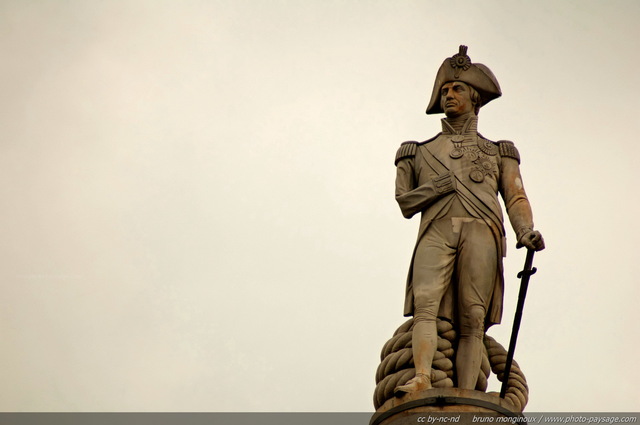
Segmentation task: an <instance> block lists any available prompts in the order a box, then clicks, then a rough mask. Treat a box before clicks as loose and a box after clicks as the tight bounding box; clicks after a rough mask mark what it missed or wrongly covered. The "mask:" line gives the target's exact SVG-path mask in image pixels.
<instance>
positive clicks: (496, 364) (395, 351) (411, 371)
mask: <svg viewBox="0 0 640 425" xmlns="http://www.w3.org/2000/svg"><path fill="white" fill-rule="evenodd" d="M436 326H437V329H438V351H436V353H435V355H434V357H433V363H432V366H431V385H432V386H433V387H434V388H452V387H454V382H453V378H454V370H455V351H456V350H455V347H456V345H457V332H456V330H455V329H454V327H453V325H452V324H451V323H450V322H448V321H446V320H440V319H438V320H437V322H436ZM412 330H413V319H409V320H407V321H406V322H404V323H403V324H402V325H400V327H398V329H397V330H396V331H395V332H394V334H393V336H392V337H391V339H389V340H388V341H387V342H386V343H385V344H384V346H383V347H382V351H381V353H380V360H381V362H380V365H379V366H378V369H377V370H376V389H375V391H374V396H373V404H374V406H375V408H376V409H378V408H379V407H380V406H382V405H383V404H384V403H385V402H386V401H387V400H389V399H391V398H393V397H394V394H393V390H394V389H395V387H397V386H398V385H404V384H405V383H406V382H407V381H409V380H410V379H411V378H413V377H414V376H415V373H416V372H415V367H414V363H413V350H412V343H411V337H412ZM506 359H507V351H506V350H505V349H504V347H503V346H502V345H500V343H498V342H497V341H496V340H495V339H493V338H492V337H490V336H488V335H486V334H485V336H484V350H483V355H482V363H481V366H480V372H479V373H478V380H477V382H476V390H478V391H486V390H487V387H488V380H489V376H490V374H491V372H493V373H494V374H495V375H496V376H497V378H498V380H499V381H501V382H502V381H503V379H504V370H505V366H506V365H505V363H506ZM510 375H511V376H510V377H509V381H508V386H507V393H506V395H505V398H506V399H507V400H508V401H509V402H511V403H512V404H513V405H514V406H515V407H516V408H517V409H519V410H520V411H522V410H523V409H524V407H525V406H526V404H527V401H528V399H529V387H528V386H527V380H526V378H525V376H524V374H523V373H522V370H521V369H520V367H519V366H518V363H517V362H516V361H515V360H514V361H513V365H512V367H511V374H510Z"/></svg>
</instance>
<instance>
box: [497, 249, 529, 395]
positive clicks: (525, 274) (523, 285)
mask: <svg viewBox="0 0 640 425" xmlns="http://www.w3.org/2000/svg"><path fill="white" fill-rule="evenodd" d="M534 253H535V251H534V250H533V249H527V258H526V259H525V260H524V269H522V271H521V272H519V273H518V278H520V293H519V294H518V306H517V307H516V316H515V318H514V319H513V329H512V330H511V341H509V352H508V353H507V363H506V365H505V369H504V375H503V379H502V388H501V389H500V398H504V397H505V395H506V394H507V385H508V382H509V375H510V374H511V363H513V353H514V352H515V351H516V341H517V340H518V331H519V330H520V322H521V321H522V310H523V309H524V299H525V297H526V296H527V288H528V287H529V278H530V277H531V275H532V274H534V273H535V272H536V271H538V269H536V268H535V267H531V266H532V265H533V254H534Z"/></svg>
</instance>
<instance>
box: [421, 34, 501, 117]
mask: <svg viewBox="0 0 640 425" xmlns="http://www.w3.org/2000/svg"><path fill="white" fill-rule="evenodd" d="M451 81H462V82H463V83H467V84H469V85H470V86H473V88H474V89H476V91H477V92H478V93H479V94H480V97H481V98H482V105H486V104H487V103H489V102H491V101H492V100H493V99H496V98H498V97H500V96H502V91H501V90H500V85H499V84H498V80H497V79H496V76H495V75H493V72H491V70H490V69H489V68H487V67H486V66H484V65H483V64H481V63H471V58H470V57H469V56H467V46H460V51H459V52H458V53H457V54H455V55H453V56H452V57H450V58H447V59H445V61H444V62H442V65H440V69H438V74H437V75H436V82H435V83H434V84H433V92H432V93H431V100H430V101H429V106H428V107H427V114H439V113H443V112H444V111H443V110H442V107H441V106H440V89H441V88H442V85H443V84H444V83H448V82H451Z"/></svg>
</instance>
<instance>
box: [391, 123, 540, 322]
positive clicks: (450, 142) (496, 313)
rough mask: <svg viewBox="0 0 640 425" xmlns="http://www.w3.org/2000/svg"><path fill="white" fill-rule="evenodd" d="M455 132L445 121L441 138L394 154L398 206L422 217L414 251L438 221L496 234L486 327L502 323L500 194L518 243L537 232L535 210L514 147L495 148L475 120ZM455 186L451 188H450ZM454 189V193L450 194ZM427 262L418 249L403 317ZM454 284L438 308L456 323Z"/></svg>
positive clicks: (410, 311)
mask: <svg viewBox="0 0 640 425" xmlns="http://www.w3.org/2000/svg"><path fill="white" fill-rule="evenodd" d="M470 120H472V121H471V122H469V123H467V124H468V125H465V128H466V131H464V132H462V133H461V134H456V132H455V131H454V130H453V129H452V128H451V127H450V126H449V125H448V124H447V123H446V120H444V119H443V132H442V133H439V134H438V135H436V136H435V137H434V138H432V139H429V140H426V141H424V142H405V143H403V144H402V145H401V146H400V148H399V150H398V152H397V154H396V166H397V175H396V200H397V202H398V204H399V206H400V209H401V211H402V214H403V215H404V216H405V217H406V218H411V217H413V216H414V215H415V214H417V213H418V212H420V213H421V218H420V228H419V231H418V239H417V242H416V248H417V246H418V244H419V243H420V241H421V239H422V238H423V237H424V235H425V233H426V232H427V230H428V229H429V226H430V224H431V223H432V222H433V221H434V220H437V219H441V218H448V217H450V216H452V215H449V213H450V211H453V212H455V213H452V214H454V215H455V216H459V215H460V211H463V214H464V215H465V216H466V217H472V218H476V219H480V220H483V221H484V222H486V223H487V225H488V226H489V227H490V228H491V229H492V231H493V235H494V242H495V245H494V246H495V249H496V250H497V251H498V256H497V258H498V263H499V264H498V265H497V270H498V271H497V273H496V276H495V285H494V289H493V294H492V297H491V302H490V305H489V306H488V310H487V317H486V320H485V326H486V327H487V328H488V327H489V326H491V325H492V324H495V323H500V320H501V316H502V297H503V292H504V280H503V273H502V270H503V269H502V257H503V256H504V255H505V232H504V226H503V215H502V208H501V206H500V204H499V201H498V194H500V195H501V196H502V198H503V200H504V205H505V207H506V210H507V214H508V216H509V219H510V221H511V225H512V227H513V229H514V231H515V232H516V237H517V239H518V240H520V238H521V237H522V235H524V234H525V233H527V232H528V231H530V230H532V229H533V218H532V213H531V206H530V204H529V201H528V199H527V195H526V193H525V190H524V187H523V184H522V178H521V176H520V166H519V164H520V158H519V154H518V151H517V150H516V148H515V146H514V145H513V143H512V142H509V141H498V142H493V141H490V140H488V139H486V138H484V137H482V136H481V135H480V134H479V133H477V131H476V122H477V118H475V117H473V118H471V119H470ZM450 183H452V184H450ZM451 186H454V187H455V189H454V190H451V189H452V188H451ZM417 261H428V259H423V258H416V249H414V252H413V256H412V259H411V267H410V269H409V275H408V277H407V285H406V296H405V307H404V315H405V316H412V315H413V311H414V296H413V264H414V262H417ZM456 309H457V303H456V300H455V284H450V285H449V288H448V290H447V292H446V294H445V296H444V297H443V299H442V300H441V302H440V309H439V312H438V316H439V317H442V318H445V319H447V320H450V321H455V319H456Z"/></svg>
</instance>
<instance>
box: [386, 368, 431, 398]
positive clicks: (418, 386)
mask: <svg viewBox="0 0 640 425" xmlns="http://www.w3.org/2000/svg"><path fill="white" fill-rule="evenodd" d="M430 388H431V379H430V377H429V376H428V375H426V374H424V373H418V374H416V376H415V378H412V379H410V380H409V381H408V382H407V383H406V384H404V385H399V386H397V387H396V388H395V389H394V390H393V392H394V393H395V395H396V396H397V397H399V396H402V393H415V392H418V391H424V390H428V389H430Z"/></svg>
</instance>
